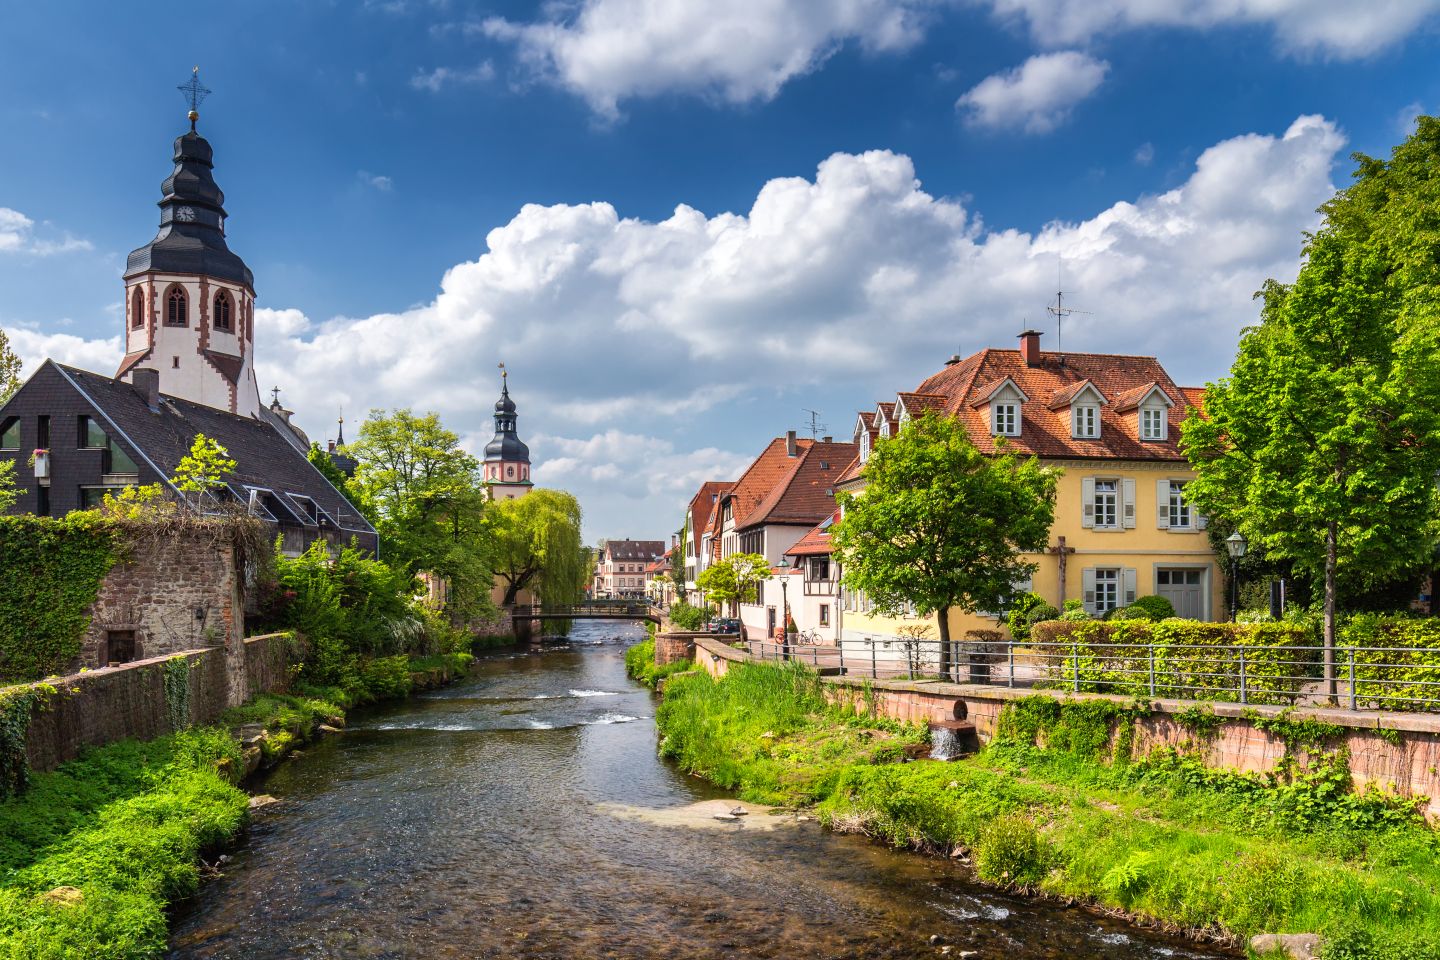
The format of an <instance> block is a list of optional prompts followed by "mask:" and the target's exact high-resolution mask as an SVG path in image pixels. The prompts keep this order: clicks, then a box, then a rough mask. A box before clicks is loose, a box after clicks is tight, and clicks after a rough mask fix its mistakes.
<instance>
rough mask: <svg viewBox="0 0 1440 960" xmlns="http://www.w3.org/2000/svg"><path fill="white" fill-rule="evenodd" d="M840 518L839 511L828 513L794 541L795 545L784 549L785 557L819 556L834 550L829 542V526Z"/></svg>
mask: <svg viewBox="0 0 1440 960" xmlns="http://www.w3.org/2000/svg"><path fill="white" fill-rule="evenodd" d="M839 519H840V513H839V511H836V512H835V513H832V514H830V516H828V517H826V518H825V519H824V520H821V521H820V522H819V523H817V524H816V525H815V526H814V527H813V528H811V530H810V532H809V533H807V534H805V536H803V537H801V538H800V539H799V540H797V541H796V542H795V545H794V546H793V547H791V548H790V549H789V550H786V551H785V556H787V557H819V556H825V555H827V554H830V553H833V552H834V549H835V548H834V547H833V546H832V545H831V543H830V527H831V525H832V524H834V523H835V521H837V520H839Z"/></svg>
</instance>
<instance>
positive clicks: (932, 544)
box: [831, 414, 1059, 670]
mask: <svg viewBox="0 0 1440 960" xmlns="http://www.w3.org/2000/svg"><path fill="white" fill-rule="evenodd" d="M1058 479H1059V474H1058V473H1057V472H1056V471H1054V470H1051V469H1049V468H1046V467H1042V466H1041V465H1040V463H1039V461H1038V460H1036V459H1035V458H1034V457H1030V458H1027V459H1023V460H1022V459H1019V458H1017V457H1016V456H1015V455H1014V454H1012V453H1008V452H1005V451H1004V449H1003V447H1002V449H1001V452H1000V453H999V454H998V455H987V454H985V453H982V452H981V451H980V450H979V449H978V448H977V447H976V446H975V444H974V443H972V442H971V440H970V437H969V436H968V435H967V434H966V432H965V427H964V426H963V425H962V424H961V423H960V422H959V421H958V420H956V419H954V418H952V417H942V416H937V415H935V414H927V415H925V416H923V417H920V418H919V419H916V420H912V421H910V423H909V424H907V425H906V427H905V428H904V429H903V430H901V431H900V433H899V434H898V435H897V436H894V437H891V438H889V439H884V440H881V441H879V442H878V443H877V444H876V445H875V449H874V451H873V452H872V453H871V454H870V458H869V460H868V461H867V462H866V464H865V489H864V491H863V492H861V493H859V494H845V493H842V494H840V497H839V500H840V504H841V507H842V508H843V510H844V515H843V517H842V518H841V520H840V522H839V523H837V524H835V525H834V526H833V527H832V528H831V531H832V533H831V540H832V542H833V543H834V545H835V554H836V559H837V560H838V561H839V563H840V564H841V566H842V568H843V569H844V578H845V584H846V586H848V587H850V589H852V590H860V591H864V593H865V594H866V596H868V597H869V598H870V602H871V603H873V604H874V605H875V607H876V608H877V609H879V610H880V611H881V612H882V613H885V614H889V615H894V614H898V613H900V612H901V611H902V610H904V609H905V608H906V607H907V606H911V605H913V606H914V608H915V610H916V612H917V613H919V614H920V615H921V616H925V617H928V616H931V615H934V616H935V617H936V618H937V623H938V626H939V631H940V640H941V641H942V643H941V668H942V670H943V669H945V667H946V666H947V665H948V654H949V640H950V611H951V610H952V609H959V610H963V611H965V612H967V613H974V612H976V611H980V610H1003V609H1005V608H1006V607H1007V606H1009V604H1010V601H1011V600H1012V599H1013V597H1014V596H1015V593H1016V591H1015V584H1017V583H1020V582H1021V581H1023V580H1026V579H1027V578H1029V576H1030V575H1031V574H1032V573H1034V572H1035V569H1036V564H1034V563H1032V562H1030V561H1029V560H1027V559H1026V558H1025V555H1026V554H1027V553H1036V552H1039V551H1043V550H1044V549H1045V548H1046V547H1047V546H1048V545H1049V539H1050V525H1051V523H1052V522H1053V521H1054V519H1055V486H1056V483H1057V481H1058Z"/></svg>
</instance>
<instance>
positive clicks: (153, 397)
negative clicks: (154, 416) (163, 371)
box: [130, 367, 160, 410]
mask: <svg viewBox="0 0 1440 960" xmlns="http://www.w3.org/2000/svg"><path fill="white" fill-rule="evenodd" d="M130 385H131V386H132V387H134V388H135V392H136V393H138V394H140V396H141V397H143V398H144V400H145V405H146V406H148V407H149V408H150V409H151V410H159V409H160V371H159V370H154V369H151V368H150V367H136V368H135V369H133V370H131V371H130Z"/></svg>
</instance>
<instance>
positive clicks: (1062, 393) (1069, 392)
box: [1050, 377, 1110, 410]
mask: <svg viewBox="0 0 1440 960" xmlns="http://www.w3.org/2000/svg"><path fill="white" fill-rule="evenodd" d="M1087 390H1088V391H1089V392H1091V393H1093V394H1094V395H1095V396H1097V397H1099V398H1100V403H1101V404H1102V405H1103V404H1107V403H1109V402H1110V401H1109V400H1107V399H1105V394H1104V392H1103V391H1101V389H1100V388H1099V387H1097V386H1095V384H1093V383H1091V382H1090V378H1089V377H1086V378H1085V379H1084V380H1081V381H1080V382H1079V383H1072V384H1070V386H1068V387H1064V388H1062V389H1059V390H1056V391H1055V393H1054V395H1053V396H1051V397H1050V409H1051V410H1063V409H1064V408H1065V407H1068V406H1070V405H1071V404H1072V403H1074V402H1075V401H1076V400H1079V399H1080V395H1081V394H1083V393H1085V392H1086V391H1087Z"/></svg>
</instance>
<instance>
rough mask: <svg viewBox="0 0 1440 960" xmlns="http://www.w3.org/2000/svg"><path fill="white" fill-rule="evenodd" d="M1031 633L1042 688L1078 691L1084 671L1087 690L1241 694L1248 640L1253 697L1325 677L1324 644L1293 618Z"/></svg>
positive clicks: (1213, 696)
mask: <svg viewBox="0 0 1440 960" xmlns="http://www.w3.org/2000/svg"><path fill="white" fill-rule="evenodd" d="M1031 639H1032V641H1033V643H1032V647H1033V648H1034V649H1035V650H1036V652H1037V653H1039V654H1041V657H1042V664H1043V666H1044V669H1045V675H1046V680H1045V681H1044V682H1042V683H1040V684H1037V686H1038V687H1040V688H1042V689H1044V688H1054V689H1064V690H1073V689H1075V688H1076V679H1077V675H1078V679H1079V689H1080V690H1081V691H1084V692H1087V693H1118V694H1125V695H1129V696H1156V697H1170V698H1175V699H1182V700H1237V699H1239V696H1238V691H1239V688H1240V658H1241V655H1242V651H1241V647H1242V646H1243V647H1244V648H1245V649H1244V651H1243V655H1244V658H1245V687H1246V691H1247V696H1246V700H1247V701H1248V702H1250V703H1272V704H1288V703H1292V702H1294V700H1295V697H1296V695H1297V694H1298V693H1299V692H1300V689H1301V688H1302V687H1303V686H1305V685H1306V684H1308V683H1310V682H1312V681H1313V680H1318V679H1319V678H1320V661H1321V654H1320V650H1319V646H1318V644H1317V643H1316V642H1315V641H1314V639H1313V638H1312V637H1311V636H1309V634H1308V633H1307V631H1306V630H1305V629H1304V628H1303V627H1301V626H1299V625H1297V624H1290V623H1241V624H1234V623H1204V622H1201V621H1198V620H1160V621H1158V622H1153V623H1152V622H1150V621H1145V620H1118V621H1116V620H1111V621H1099V620H1049V621H1046V622H1044V623H1039V624H1036V625H1035V627H1034V629H1033V630H1032V631H1031ZM1105 644H1113V646H1102V645H1105ZM1146 644H1154V649H1153V653H1152V651H1151V649H1150V648H1148V647H1146V646H1145V645H1146ZM1280 647H1305V648H1306V649H1304V650H1285V649H1275V648H1280ZM1152 669H1153V672H1154V677H1155V681H1154V689H1153V691H1152V689H1151V682H1150V676H1151V672H1152Z"/></svg>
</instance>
